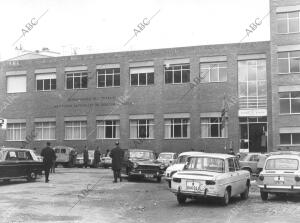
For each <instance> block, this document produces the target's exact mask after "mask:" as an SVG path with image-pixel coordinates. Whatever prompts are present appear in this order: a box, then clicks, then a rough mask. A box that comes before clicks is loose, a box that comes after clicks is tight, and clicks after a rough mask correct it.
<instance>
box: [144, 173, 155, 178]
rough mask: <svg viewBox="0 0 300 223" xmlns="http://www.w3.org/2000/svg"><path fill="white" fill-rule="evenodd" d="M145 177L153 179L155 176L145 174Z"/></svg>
mask: <svg viewBox="0 0 300 223" xmlns="http://www.w3.org/2000/svg"><path fill="white" fill-rule="evenodd" d="M145 177H146V178H153V175H152V174H145Z"/></svg>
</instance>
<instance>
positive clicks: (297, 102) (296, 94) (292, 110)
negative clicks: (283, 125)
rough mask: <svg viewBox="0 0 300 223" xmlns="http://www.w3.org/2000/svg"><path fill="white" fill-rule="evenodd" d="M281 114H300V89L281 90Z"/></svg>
mask: <svg viewBox="0 0 300 223" xmlns="http://www.w3.org/2000/svg"><path fill="white" fill-rule="evenodd" d="M279 101H280V114H300V91H293V92H280V93H279Z"/></svg>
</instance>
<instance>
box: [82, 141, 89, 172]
mask: <svg viewBox="0 0 300 223" xmlns="http://www.w3.org/2000/svg"><path fill="white" fill-rule="evenodd" d="M88 162H89V152H88V149H87V148H86V146H85V147H84V151H83V166H84V167H85V168H87V166H88Z"/></svg>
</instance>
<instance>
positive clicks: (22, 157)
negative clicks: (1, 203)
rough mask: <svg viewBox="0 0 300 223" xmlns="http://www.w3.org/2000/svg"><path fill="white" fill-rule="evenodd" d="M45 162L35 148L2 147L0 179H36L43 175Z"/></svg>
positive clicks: (0, 151)
mask: <svg viewBox="0 0 300 223" xmlns="http://www.w3.org/2000/svg"><path fill="white" fill-rule="evenodd" d="M42 171H43V163H42V162H41V161H39V160H38V158H37V157H36V155H35V153H34V151H33V150H29V149H19V148H5V147H2V148H0V180H4V181H9V180H10V179H20V178H25V179H27V180H28V181H34V180H36V178H37V176H38V175H42Z"/></svg>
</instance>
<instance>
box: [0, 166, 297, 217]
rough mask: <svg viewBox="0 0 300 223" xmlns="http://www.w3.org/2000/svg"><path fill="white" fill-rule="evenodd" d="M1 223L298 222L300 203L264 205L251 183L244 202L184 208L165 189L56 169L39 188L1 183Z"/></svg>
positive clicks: (107, 174)
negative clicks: (48, 179)
mask: <svg viewBox="0 0 300 223" xmlns="http://www.w3.org/2000/svg"><path fill="white" fill-rule="evenodd" d="M0 197H1V199H0V222H1V223H12V222H64V223H66V222H72V223H73V222H76V223H77V222H101V223H102V222H104V223H106V222H108V223H111V222H118V223H123V222H126V223H127V222H128V223H131V222H132V223H135V222H141V223H144V222H145V223H148V222H149V223H152V222H153V223H154V222H164V223H165V222H189V223H192V222H210V223H215V222H228V223H229V222H259V223H262V222H280V223H283V222H289V223H291V222H299V219H300V205H299V204H300V197H295V196H288V197H276V196H271V198H270V199H269V200H268V201H267V202H263V201H262V200H261V199H260V195H259V191H258V189H257V187H256V185H255V183H253V185H252V186H251V191H250V197H249V199H248V200H246V201H242V200H241V199H240V198H238V197H237V198H233V199H232V201H231V203H230V205H229V206H227V207H223V206H221V205H220V204H219V203H218V201H217V200H199V201H194V200H188V201H187V204H185V205H183V206H180V205H178V203H177V201H176V197H175V196H174V195H173V194H172V193H171V192H170V191H169V189H168V186H167V183H166V182H164V181H162V182H161V183H157V182H155V181H154V180H153V181H151V180H147V181H145V180H137V181H134V182H128V181H127V179H124V180H123V182H122V183H112V171H111V170H110V169H89V168H88V169H81V168H70V169H68V168H57V171H56V173H55V174H52V175H51V176H50V183H47V184H46V183H45V182H44V178H40V179H38V180H37V181H36V182H30V183H28V182H26V180H15V181H11V182H9V183H4V182H0Z"/></svg>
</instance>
